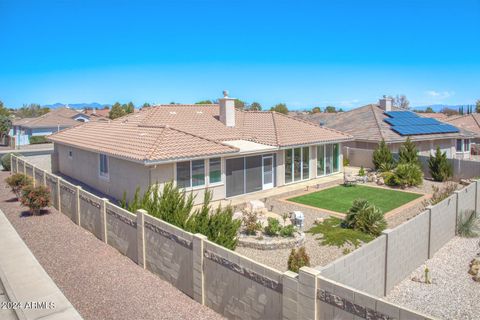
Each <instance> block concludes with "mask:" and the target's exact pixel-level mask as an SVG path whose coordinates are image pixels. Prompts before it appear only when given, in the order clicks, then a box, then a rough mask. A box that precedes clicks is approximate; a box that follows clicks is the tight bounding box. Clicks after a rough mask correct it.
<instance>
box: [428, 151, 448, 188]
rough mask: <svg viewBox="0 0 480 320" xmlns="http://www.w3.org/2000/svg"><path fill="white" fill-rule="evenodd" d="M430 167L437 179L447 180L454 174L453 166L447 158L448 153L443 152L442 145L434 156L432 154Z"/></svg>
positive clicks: (429, 160) (429, 162)
mask: <svg viewBox="0 0 480 320" xmlns="http://www.w3.org/2000/svg"><path fill="white" fill-rule="evenodd" d="M428 168H429V169H430V174H431V175H432V178H433V180H435V181H446V180H448V179H449V178H450V177H452V175H453V167H452V165H451V164H450V162H449V161H448V159H447V154H446V153H445V152H443V153H442V151H441V150H440V147H437V151H436V152H435V155H434V156H432V155H430V158H429V159H428Z"/></svg>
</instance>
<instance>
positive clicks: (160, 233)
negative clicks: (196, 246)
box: [142, 215, 193, 298]
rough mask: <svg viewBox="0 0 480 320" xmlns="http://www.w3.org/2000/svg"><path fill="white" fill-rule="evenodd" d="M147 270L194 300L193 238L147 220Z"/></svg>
mask: <svg viewBox="0 0 480 320" xmlns="http://www.w3.org/2000/svg"><path fill="white" fill-rule="evenodd" d="M142 227H143V230H144V231H143V232H144V253H145V257H144V259H145V268H146V269H147V270H149V271H151V272H153V273H155V274H157V275H159V276H160V277H161V278H163V279H165V280H167V281H168V282H170V283H171V284H173V285H174V286H175V287H176V288H178V289H180V290H181V291H183V292H184V293H185V294H187V295H188V296H190V297H192V298H193V251H192V250H193V234H191V233H190V232H186V231H183V230H182V229H180V228H177V227H175V226H173V225H171V224H168V223H166V222H164V221H162V220H160V219H157V218H155V217H152V216H150V215H145V216H144V221H143V226H142Z"/></svg>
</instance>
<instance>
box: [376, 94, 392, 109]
mask: <svg viewBox="0 0 480 320" xmlns="http://www.w3.org/2000/svg"><path fill="white" fill-rule="evenodd" d="M378 104H379V105H380V108H381V109H383V110H385V111H392V105H393V99H392V98H390V97H387V96H385V95H384V96H383V98H382V99H380V100H379V101H378Z"/></svg>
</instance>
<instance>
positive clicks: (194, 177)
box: [177, 160, 205, 188]
mask: <svg viewBox="0 0 480 320" xmlns="http://www.w3.org/2000/svg"><path fill="white" fill-rule="evenodd" d="M203 185H205V161H204V160H194V161H184V162H178V163H177V186H179V187H180V188H190V187H198V186H203Z"/></svg>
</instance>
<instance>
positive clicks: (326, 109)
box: [325, 106, 337, 113]
mask: <svg viewBox="0 0 480 320" xmlns="http://www.w3.org/2000/svg"><path fill="white" fill-rule="evenodd" d="M325 112H326V113H335V112H337V109H336V108H335V107H334V106H327V107H325Z"/></svg>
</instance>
